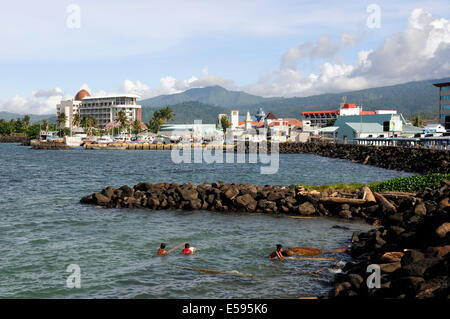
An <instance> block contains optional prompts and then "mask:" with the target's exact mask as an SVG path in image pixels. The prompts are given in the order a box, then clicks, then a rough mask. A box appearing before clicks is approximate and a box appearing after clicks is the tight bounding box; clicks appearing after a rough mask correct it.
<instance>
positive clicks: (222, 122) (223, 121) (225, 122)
mask: <svg viewBox="0 0 450 319" xmlns="http://www.w3.org/2000/svg"><path fill="white" fill-rule="evenodd" d="M220 125H221V126H222V130H223V133H226V132H227V128H229V127H230V123H228V117H227V116H226V115H224V116H222V117H221V118H220Z"/></svg>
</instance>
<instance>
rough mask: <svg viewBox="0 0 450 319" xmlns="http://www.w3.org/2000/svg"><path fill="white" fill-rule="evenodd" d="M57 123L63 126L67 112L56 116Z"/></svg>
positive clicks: (60, 126)
mask: <svg viewBox="0 0 450 319" xmlns="http://www.w3.org/2000/svg"><path fill="white" fill-rule="evenodd" d="M56 123H57V124H58V127H59V128H63V127H64V125H65V124H66V114H64V113H61V114H59V115H58V117H57V118H56Z"/></svg>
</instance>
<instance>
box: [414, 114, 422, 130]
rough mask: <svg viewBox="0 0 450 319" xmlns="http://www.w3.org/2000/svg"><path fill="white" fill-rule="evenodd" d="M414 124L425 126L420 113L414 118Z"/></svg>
mask: <svg viewBox="0 0 450 319" xmlns="http://www.w3.org/2000/svg"><path fill="white" fill-rule="evenodd" d="M412 124H413V125H414V126H417V127H423V120H422V117H421V116H420V115H416V116H414V117H413V119H412Z"/></svg>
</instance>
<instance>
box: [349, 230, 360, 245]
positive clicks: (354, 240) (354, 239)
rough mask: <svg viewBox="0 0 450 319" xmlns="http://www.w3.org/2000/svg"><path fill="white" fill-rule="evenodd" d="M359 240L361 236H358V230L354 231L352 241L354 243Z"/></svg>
mask: <svg viewBox="0 0 450 319" xmlns="http://www.w3.org/2000/svg"><path fill="white" fill-rule="evenodd" d="M358 241H359V237H358V232H356V231H355V232H353V234H352V239H351V242H352V243H356V242H358Z"/></svg>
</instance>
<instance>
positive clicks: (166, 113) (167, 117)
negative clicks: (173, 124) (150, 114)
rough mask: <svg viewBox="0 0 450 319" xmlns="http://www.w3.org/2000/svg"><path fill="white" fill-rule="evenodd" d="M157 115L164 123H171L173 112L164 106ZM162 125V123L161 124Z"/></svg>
mask: <svg viewBox="0 0 450 319" xmlns="http://www.w3.org/2000/svg"><path fill="white" fill-rule="evenodd" d="M159 114H160V116H161V118H162V119H163V120H164V121H165V122H166V121H173V116H174V114H173V111H172V109H171V108H170V107H168V106H166V107H163V108H161V109H160V110H159ZM163 124H164V123H163Z"/></svg>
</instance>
